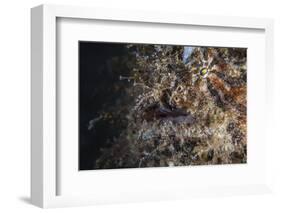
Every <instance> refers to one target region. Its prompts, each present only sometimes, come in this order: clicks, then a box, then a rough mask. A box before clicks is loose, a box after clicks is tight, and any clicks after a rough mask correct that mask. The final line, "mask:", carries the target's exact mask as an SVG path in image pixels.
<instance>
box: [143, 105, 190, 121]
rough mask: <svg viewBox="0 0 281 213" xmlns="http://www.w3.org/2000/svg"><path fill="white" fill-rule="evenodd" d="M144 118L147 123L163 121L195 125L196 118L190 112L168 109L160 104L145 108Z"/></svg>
mask: <svg viewBox="0 0 281 213" xmlns="http://www.w3.org/2000/svg"><path fill="white" fill-rule="evenodd" d="M142 118H143V119H144V120H146V121H153V120H161V121H172V122H173V123H186V124H193V123H194V122H195V118H194V117H193V116H192V115H191V113H190V112H186V111H185V110H183V109H179V108H168V107H166V106H162V105H160V104H152V105H150V106H148V107H147V108H145V109H144V111H143V113H142Z"/></svg>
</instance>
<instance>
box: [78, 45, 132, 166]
mask: <svg viewBox="0 0 281 213" xmlns="http://www.w3.org/2000/svg"><path fill="white" fill-rule="evenodd" d="M125 55H128V50H127V48H126V47H125V44H120V43H98V42H85V41H80V42H79V169H80V170H90V169H93V165H94V162H95V160H96V159H97V158H98V157H99V155H100V152H99V150H100V148H101V147H104V146H107V144H106V141H107V139H108V138H110V137H113V136H114V135H116V134H117V133H116V131H114V129H110V128H109V127H108V125H107V124H106V123H103V122H99V126H97V127H96V129H95V130H92V131H90V130H89V128H88V127H89V121H90V120H92V119H94V118H97V117H98V116H99V112H100V111H101V110H102V109H103V108H107V107H108V106H110V105H111V104H113V103H116V100H117V99H118V98H119V97H120V96H122V94H120V91H117V92H116V91H114V90H113V88H112V85H113V84H114V83H115V82H116V81H119V77H120V73H122V74H126V73H128V72H129V70H128V68H127V67H126V66H124V65H123V64H122V63H119V66H114V67H113V65H112V59H113V58H115V59H117V60H118V59H120V58H122V56H125ZM121 83H122V82H121Z"/></svg>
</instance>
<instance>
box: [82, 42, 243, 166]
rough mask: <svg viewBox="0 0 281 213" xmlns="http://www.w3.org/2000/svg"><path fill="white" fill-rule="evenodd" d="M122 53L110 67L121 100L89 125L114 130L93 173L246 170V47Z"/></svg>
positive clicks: (134, 47) (130, 48)
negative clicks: (206, 168)
mask: <svg viewBox="0 0 281 213" xmlns="http://www.w3.org/2000/svg"><path fill="white" fill-rule="evenodd" d="M123 46H124V48H125V49H126V51H127V52H126V54H125V55H123V56H120V57H113V58H111V60H110V62H109V63H110V66H111V67H112V69H113V71H112V72H114V76H118V78H115V79H116V80H115V81H113V82H112V86H111V87H112V88H113V89H112V90H114V91H111V93H112V94H117V92H116V91H118V94H120V95H119V96H118V98H115V101H114V102H111V103H110V104H104V105H103V107H102V108H101V109H100V110H99V111H97V112H96V117H94V118H92V119H91V120H90V121H89V122H88V131H92V132H93V131H98V129H99V128H101V126H103V128H107V129H108V132H109V131H110V132H112V131H115V133H114V134H112V135H110V134H108V137H106V143H104V144H103V145H102V146H101V147H100V148H99V152H98V156H96V158H95V160H93V162H92V169H110V168H135V167H162V166H188V165H207V164H209V165H210V164H211V165H212V164H233V163H246V161H247V100H246V97H247V67H246V62H247V55H246V53H247V50H246V49H245V48H219V47H188V46H175V45H148V44H126V45H125V44H123ZM124 66H125V67H126V70H127V71H126V72H125V73H124V72H123V71H122V69H117V70H115V71H114V69H115V68H116V67H121V68H122V67H124ZM115 97H116V95H115Z"/></svg>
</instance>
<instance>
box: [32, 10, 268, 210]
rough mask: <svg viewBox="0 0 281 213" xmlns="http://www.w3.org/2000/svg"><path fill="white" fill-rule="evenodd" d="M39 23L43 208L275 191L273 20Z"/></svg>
mask: <svg viewBox="0 0 281 213" xmlns="http://www.w3.org/2000/svg"><path fill="white" fill-rule="evenodd" d="M31 13H32V20H31V21H32V33H31V34H32V38H31V39H32V48H31V50H32V147H31V153H32V162H31V167H32V174H31V177H32V184H31V185H32V187H31V198H32V203H34V204H35V205H38V206H40V207H57V206H74V205H89V204H98V203H117V202H139V201H144V200H167V199H182V198H188V197H198V196H214V195H218V196H220V195H233V194H237V195H240V194H253V193H264V192H270V186H271V182H270V180H271V169H270V168H271V164H270V149H271V147H272V146H271V141H272V138H271V134H270V131H271V129H272V128H271V125H272V122H271V117H272V115H271V107H272V99H271V95H270V93H271V90H272V84H271V79H272V78H273V73H272V72H273V68H272V66H273V62H272V55H273V41H272V37H273V35H272V30H273V24H272V20H269V19H255V18H237V17H216V16H194V15H192V16H191V15H187V14H166V13H160V12H154V13H152V12H146V11H122V10H111V9H108V10H106V9H100V8H82V7H81V8H80V7H68V6H52V5H43V6H39V7H36V8H33V9H32V11H31Z"/></svg>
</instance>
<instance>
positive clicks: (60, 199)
mask: <svg viewBox="0 0 281 213" xmlns="http://www.w3.org/2000/svg"><path fill="white" fill-rule="evenodd" d="M59 18H64V19H79V20H86V19H87V20H99V21H101V22H103V21H116V22H118V23H119V24H120V23H122V22H124V23H125V22H132V23H142V24H143V25H145V24H149V23H153V24H154V25H155V26H159V27H161V26H166V27H167V28H169V27H173V26H179V25H180V26H200V27H207V28H213V29H215V28H225V29H227V30H228V31H230V32H231V30H234V29H235V30H239V29H250V30H251V29H253V30H259V31H262V32H263V33H264V42H265V43H264V45H265V46H264V47H265V48H264V50H265V52H264V65H265V67H264V69H263V70H264V73H263V74H265V76H266V78H265V79H263V81H264V83H265V88H264V89H263V90H262V92H264V94H265V97H266V98H265V100H264V101H265V109H266V113H267V114H266V116H264V120H263V122H264V126H265V129H266V131H264V133H262V134H264V135H263V136H264V138H265V142H264V143H263V146H265V147H264V149H265V150H266V152H265V153H266V154H265V155H264V159H263V160H264V162H265V165H264V167H262V168H261V170H262V171H260V172H262V173H264V175H265V176H264V178H262V179H261V180H259V181H258V183H254V184H249V183H246V182H245V184H244V183H239V184H233V185H223V184H222V185H220V186H216V187H215V186H212V185H210V187H206V186H203V187H200V186H199V183H196V182H195V183H194V188H188V190H187V188H184V187H183V188H182V189H179V188H178V187H175V186H173V185H169V187H168V189H165V190H157V189H155V191H154V192H153V193H148V194H149V195H144V194H141V193H139V191H138V189H137V188H136V189H135V191H134V189H132V190H131V191H124V192H123V195H122V196H120V195H119V193H118V192H116V191H115V192H112V196H111V194H110V190H109V191H106V193H107V194H106V193H105V194H104V196H100V197H99V196H98V195H95V196H93V195H88V194H85V195H83V193H82V195H81V194H79V195H64V194H62V195H61V194H60V195H58V184H61V183H59V178H58V174H59V173H60V169H61V168H60V166H58V159H59V156H58V155H59V153H58V145H57V138H58V136H57V134H58V133H57V116H58V115H57V107H58V106H57V101H58V100H57V98H58V96H57V88H58V83H59V82H58V81H57V69H58V67H57V48H58V46H57V45H58V44H57V33H58V32H57V27H58V26H57V21H58V19H59ZM31 26H32V29H31V42H32V46H31V56H32V63H31V65H32V66H31V69H32V70H31V72H32V104H31V106H32V119H31V121H32V122H31V123H32V141H31V201H32V203H33V204H35V205H37V206H40V207H43V208H47V207H62V206H76V205H91V204H99V203H116V202H129V201H130V202H138V201H143V200H166V199H183V198H187V197H198V196H199V197H200V196H214V195H219V196H220V195H233V194H237V195H240V194H253V193H264V192H270V191H271V178H272V175H271V173H272V172H271V167H272V165H271V161H270V149H271V148H272V145H271V141H272V138H271V134H270V131H271V130H272V129H273V128H272V122H271V121H272V120H271V119H272V114H271V113H272V110H271V109H272V95H271V91H272V88H273V85H272V83H271V82H272V78H273V21H272V20H270V19H256V18H241V17H216V16H202V15H188V14H173V13H170V14H167V13H160V12H148V11H123V10H113V9H101V8H84V7H74V6H54V5H41V6H38V7H35V8H32V10H31ZM250 95H251V94H250ZM259 121H260V120H259ZM184 169H185V168H181V169H180V170H181V171H180V170H179V171H178V172H179V173H180V172H182V171H183V170H184ZM203 169H204V168H203ZM208 169H209V168H208ZM152 170H153V169H150V172H151V174H152V173H153V175H163V174H165V171H162V170H157V171H156V172H153V171H152ZM133 172H134V170H131V171H130V174H132V173H133ZM162 172H164V173H162ZM125 173H126V172H125ZM139 173H144V171H143V170H142V171H140V172H139ZM100 174H101V173H100ZM97 175H99V174H97ZM103 175H106V174H103ZM73 184H75V183H73ZM124 187H126V186H124ZM127 187H129V186H127ZM74 188H75V187H73V189H74ZM70 190H71V189H70ZM153 190H154V189H153ZM129 192H130V193H129ZM125 193H127V194H125Z"/></svg>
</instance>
